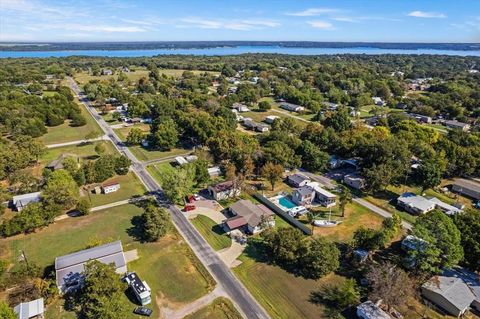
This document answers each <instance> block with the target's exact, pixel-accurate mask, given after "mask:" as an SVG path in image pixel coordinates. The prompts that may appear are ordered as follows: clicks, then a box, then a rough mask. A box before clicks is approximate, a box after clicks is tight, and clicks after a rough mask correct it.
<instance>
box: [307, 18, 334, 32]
mask: <svg viewBox="0 0 480 319" xmlns="http://www.w3.org/2000/svg"><path fill="white" fill-rule="evenodd" d="M307 23H308V24H309V25H310V26H312V27H313V28H317V29H322V30H333V29H334V28H333V24H331V23H330V22H327V21H321V20H315V21H308V22H307Z"/></svg>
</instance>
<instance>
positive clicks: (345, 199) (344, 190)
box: [339, 185, 352, 217]
mask: <svg viewBox="0 0 480 319" xmlns="http://www.w3.org/2000/svg"><path fill="white" fill-rule="evenodd" d="M340 188H341V191H340V196H339V208H340V211H341V212H342V217H344V216H345V206H347V204H348V203H351V202H352V193H351V192H350V189H349V188H348V187H346V186H343V185H342V186H341V187H340Z"/></svg>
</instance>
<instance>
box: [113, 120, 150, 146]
mask: <svg viewBox="0 0 480 319" xmlns="http://www.w3.org/2000/svg"><path fill="white" fill-rule="evenodd" d="M134 127H135V128H139V129H141V130H142V131H143V132H145V134H148V132H150V125H148V124H143V123H141V124H136V125H131V126H126V127H122V128H115V129H113V130H114V131H115V134H117V136H118V137H119V138H120V139H121V140H122V141H123V142H125V141H126V140H127V136H128V133H130V131H131V130H132V128H134Z"/></svg>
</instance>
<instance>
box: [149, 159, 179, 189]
mask: <svg viewBox="0 0 480 319" xmlns="http://www.w3.org/2000/svg"><path fill="white" fill-rule="evenodd" d="M173 169H174V168H173V166H172V165H170V164H169V163H160V164H155V165H150V166H147V171H148V172H149V173H150V174H151V175H152V176H153V178H154V179H155V180H156V181H157V182H158V183H159V184H161V181H162V174H164V173H165V172H167V171H170V170H173Z"/></svg>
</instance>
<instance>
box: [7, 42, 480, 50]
mask: <svg viewBox="0 0 480 319" xmlns="http://www.w3.org/2000/svg"><path fill="white" fill-rule="evenodd" d="M247 46H248V47H280V48H303V49H309V48H311V49H355V48H364V49H366V48H371V49H384V50H451V51H480V43H394V42H392V43H387V42H314V41H171V42H165V41H144V42H17V41H15V42H0V51H3V52H18V51H21V52H35V51H42V52H49V51H85V50H101V51H129V50H172V52H175V50H188V49H192V50H195V49H197V50H198V49H218V48H238V47H247Z"/></svg>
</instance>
